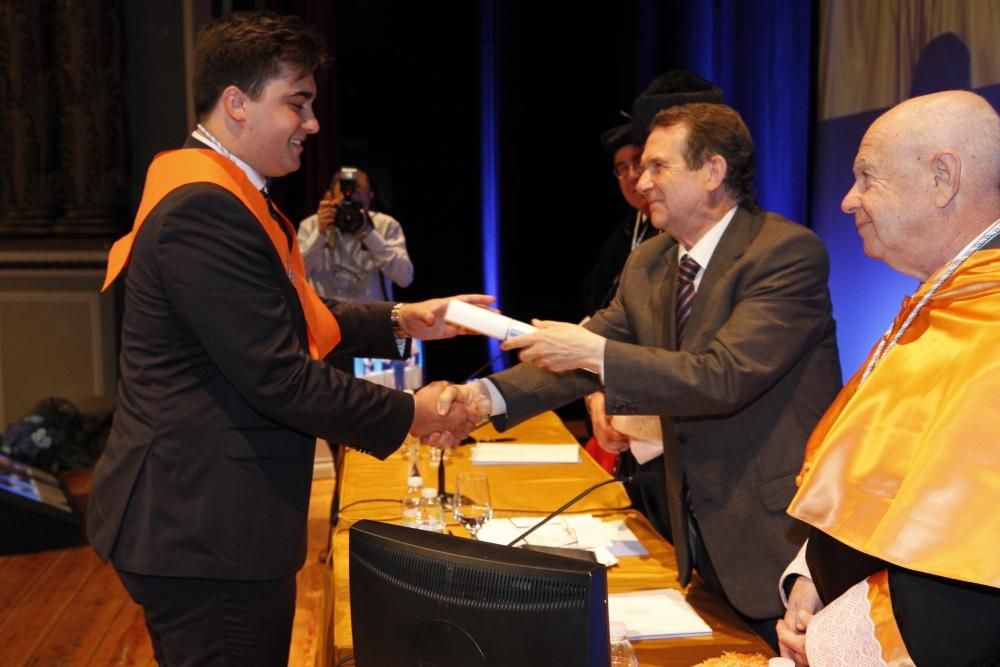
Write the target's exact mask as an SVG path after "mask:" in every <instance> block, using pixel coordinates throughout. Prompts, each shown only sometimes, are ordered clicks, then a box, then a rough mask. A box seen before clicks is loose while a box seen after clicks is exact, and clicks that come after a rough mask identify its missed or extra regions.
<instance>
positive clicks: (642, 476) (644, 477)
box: [507, 470, 656, 547]
mask: <svg viewBox="0 0 1000 667" xmlns="http://www.w3.org/2000/svg"><path fill="white" fill-rule="evenodd" d="M655 476H656V473H654V472H651V471H648V470H647V471H643V472H637V473H635V474H632V475H629V476H628V477H623V478H621V479H606V480H604V481H603V482H598V483H597V484H594V485H593V486H591V487H589V488H587V489H584V490H583V491H582V492H581V493H580V494H579V495H577V496H576V497H575V498H573V499H572V500H570V501H569V502H568V503H566V504H565V505H563V506H562V507H560V508H559V509H557V510H556V511H554V512H552V513H551V514H549V515H548V516H547V517H545V518H544V519H542V520H541V521H539V522H538V523H536V524H535V525H534V526H532V527H531V528H529V529H528V530H526V531H524V532H523V533H521V534H520V535H518V536H517V537H516V538H514V539H513V540H512V541H511V542H509V543H508V544H507V546H508V547H512V546H514V545H515V544H517V543H518V542H520V541H521V540H523V539H524V538H526V537H527V536H528V535H531V534H532V533H533V532H535V531H536V530H538V529H539V528H541V527H542V526H544V525H545V524H547V523H548V522H549V521H552V519H554V518H556V517H557V516H559V515H560V514H562V513H563V512H565V511H566V510H567V509H568V508H569V507H570V506H571V505H573V504H574V503H576V502H577V501H578V500H580V499H582V498H583V497H585V496H588V495H590V494H591V493H593V492H594V491H596V490H597V489H599V488H601V487H602V486H605V485H607V484H612V483H614V482H621V483H622V484H635V483H636V482H643V481H649V480H652V479H654V478H655Z"/></svg>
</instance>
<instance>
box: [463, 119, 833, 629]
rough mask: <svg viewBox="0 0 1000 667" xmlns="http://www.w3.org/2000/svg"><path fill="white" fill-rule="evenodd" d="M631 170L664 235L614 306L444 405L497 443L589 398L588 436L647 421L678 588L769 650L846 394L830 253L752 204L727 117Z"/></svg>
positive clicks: (657, 144) (652, 146)
mask: <svg viewBox="0 0 1000 667" xmlns="http://www.w3.org/2000/svg"><path fill="white" fill-rule="evenodd" d="M642 168H643V173H642V177H641V179H640V181H639V191H640V192H641V193H642V194H643V195H644V197H645V198H646V201H647V202H648V204H649V212H650V217H651V219H652V222H653V224H654V225H655V226H656V227H658V228H660V229H662V230H664V231H666V232H667V234H663V235H661V236H660V237H658V238H656V239H653V240H651V241H649V242H647V243H644V244H643V245H642V246H640V247H639V248H637V249H636V250H635V251H634V252H633V253H632V256H631V257H630V258H629V262H628V264H627V265H626V267H625V270H624V272H623V275H622V279H621V284H620V288H619V291H618V294H617V295H616V297H615V299H614V300H613V302H612V303H611V305H610V306H609V307H608V308H606V309H604V310H602V311H600V312H598V313H597V314H596V315H595V316H594V317H593V318H592V319H591V320H590V321H589V322H588V323H587V324H586V325H584V326H582V327H581V326H577V325H572V324H567V323H562V322H546V321H535V322H534V324H536V326H538V327H539V329H540V330H539V331H538V332H536V333H532V334H530V335H525V336H521V337H518V338H513V339H510V340H508V341H506V342H505V343H504V347H505V348H506V349H509V350H513V349H520V350H521V352H520V356H521V359H522V361H524V362H528V363H522V364H520V365H519V366H517V367H515V368H513V369H511V370H508V371H505V372H502V373H498V374H496V375H493V376H490V377H489V378H487V380H486V381H479V382H476V383H473V384H470V385H465V386H464V387H454V388H449V389H448V390H446V391H449V392H452V395H453V396H458V395H462V394H471V396H468V395H464V396H462V397H463V399H464V400H468V399H469V398H475V399H477V400H479V401H480V409H481V410H488V411H489V414H491V415H493V416H494V417H493V418H494V422H495V423H496V425H497V426H498V427H499V428H506V427H507V426H510V425H513V424H515V423H517V422H520V421H522V420H524V419H527V418H528V417H530V416H532V415H535V414H537V413H539V412H541V411H543V410H546V409H550V408H553V407H557V406H559V405H562V404H564V403H566V402H568V401H570V400H572V399H575V398H578V397H579V396H582V395H584V394H589V393H591V392H595V391H598V390H603V391H604V394H605V396H606V399H604V398H603V397H601V395H600V394H598V398H597V400H596V401H594V400H592V401H591V408H592V410H593V412H594V413H595V417H596V421H603V420H604V418H605V412H606V413H608V414H615V415H626V414H629V415H633V414H635V415H655V416H657V417H659V418H660V424H661V427H662V431H663V445H664V461H665V465H666V484H667V498H668V503H669V510H670V523H671V526H672V532H673V543H674V547H675V549H676V551H677V565H678V571H679V574H680V581H681V583H682V584H687V582H688V581H689V580H690V577H691V571H692V568H694V569H697V570H698V571H699V573H700V575H701V577H702V579H704V580H705V581H706V583H707V584H708V585H709V586H711V587H712V588H714V589H715V590H716V591H717V592H719V593H721V594H722V595H723V596H724V597H725V598H726V599H728V600H729V602H730V603H732V605H733V606H734V607H735V608H736V609H737V610H738V611H739V612H740V613H741V614H742V615H743V616H744V617H745V618H746V619H747V620H748V621H749V622H750V623H751V625H752V626H753V627H754V629H755V630H757V631H758V632H759V633H761V634H762V635H764V636H765V637H766V638H767V639H769V641H770V642H771V644H772V645H776V639H775V636H774V624H775V620H776V619H777V618H778V617H779V616H781V614H782V612H783V607H782V604H781V600H780V599H779V597H778V594H777V591H776V590H775V585H774V582H775V581H776V578H777V577H778V576H779V575H780V573H781V571H782V569H783V567H784V565H785V564H786V563H787V562H788V561H789V560H790V559H791V558H792V557H793V556H794V555H795V553H796V551H797V549H798V546H799V545H800V544H801V542H802V538H803V536H804V534H805V529H804V526H803V525H801V524H799V523H798V522H796V521H795V520H793V519H791V518H790V517H789V516H788V515H787V514H786V513H785V508H786V507H787V505H788V503H789V501H790V500H791V498H792V496H793V494H794V493H795V475H796V473H797V472H798V470H799V467H800V465H801V461H802V456H803V448H804V445H805V442H806V439H807V438H808V436H809V433H810V431H811V430H812V428H813V426H814V425H815V424H816V422H817V421H818V420H819V417H820V416H821V415H822V414H823V412H824V410H825V409H826V407H827V405H829V403H830V402H831V400H832V399H833V397H834V396H835V395H836V393H837V391H838V389H839V387H840V366H839V363H838V357H837V343H836V336H835V330H834V322H833V319H832V316H831V307H830V296H829V290H828V288H827V274H828V269H829V267H828V258H827V253H826V250H825V248H824V247H823V244H822V242H821V241H820V240H819V239H818V238H817V237H816V236H815V235H814V234H813V233H812V232H810V231H809V230H807V229H805V228H804V227H801V226H800V225H797V224H795V223H793V222H790V221H788V220H786V219H784V218H782V217H780V216H778V215H775V214H772V213H766V212H763V211H761V210H759V209H758V208H757V207H756V205H755V204H754V203H753V174H754V166H753V143H752V140H751V138H750V134H749V131H748V130H747V128H746V125H745V124H744V123H743V121H742V119H741V118H740V116H739V114H737V113H736V112H735V111H734V110H733V109H731V108H729V107H727V106H724V105H721V104H690V105H685V106H681V107H674V108H671V109H668V110H665V111H663V112H661V113H660V114H658V115H657V116H656V118H655V119H654V121H653V124H652V132H651V134H650V136H649V139H648V140H647V142H646V145H645V148H644V151H643V156H642ZM604 400H606V409H605V405H604Z"/></svg>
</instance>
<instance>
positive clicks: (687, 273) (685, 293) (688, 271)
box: [677, 255, 701, 348]
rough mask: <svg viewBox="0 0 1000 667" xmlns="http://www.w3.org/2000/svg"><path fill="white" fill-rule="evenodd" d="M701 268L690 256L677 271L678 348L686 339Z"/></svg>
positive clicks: (685, 257)
mask: <svg viewBox="0 0 1000 667" xmlns="http://www.w3.org/2000/svg"><path fill="white" fill-rule="evenodd" d="M700 270H701V266H700V265H699V264H698V262H696V261H694V259H692V257H691V256H690V255H684V256H683V257H681V265H680V268H679V269H678V270H677V347H678V348H679V347H680V346H681V341H682V340H683V339H684V327H685V326H686V325H687V321H688V318H689V317H691V308H692V305H693V304H694V279H695V278H697V277H698V271H700Z"/></svg>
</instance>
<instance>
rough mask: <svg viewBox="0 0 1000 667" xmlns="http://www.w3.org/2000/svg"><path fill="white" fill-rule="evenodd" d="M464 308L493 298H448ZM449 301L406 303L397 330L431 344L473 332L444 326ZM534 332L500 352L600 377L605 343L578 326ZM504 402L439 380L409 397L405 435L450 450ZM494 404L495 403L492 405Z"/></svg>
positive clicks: (483, 390)
mask: <svg viewBox="0 0 1000 667" xmlns="http://www.w3.org/2000/svg"><path fill="white" fill-rule="evenodd" d="M453 298H455V299H459V300H461V301H465V302H466V303H471V304H475V305H479V306H489V304H491V303H493V301H494V299H493V297H490V296H485V295H479V294H475V295H469V294H466V295H460V296H456V297H453ZM448 301H450V299H432V300H430V301H424V302H422V303H417V304H406V305H405V306H403V308H402V309H401V312H400V328H401V329H402V330H403V331H404V332H405V333H407V334H408V335H410V336H413V337H414V338H422V339H424V340H433V339H441V338H451V337H453V336H456V335H459V334H467V333H472V332H469V331H467V330H464V329H461V328H460V327H456V326H454V325H451V324H449V323H447V322H446V321H445V319H444V311H445V309H446V308H447V304H448ZM531 324H532V325H533V326H534V327H535V328H536V329H537V330H536V331H534V332H532V333H529V334H523V335H520V336H517V337H515V338H508V339H507V340H505V341H503V343H502V344H501V348H502V349H503V350H504V351H511V350H520V352H519V357H520V359H521V361H524V362H528V363H531V364H533V365H535V366H538V367H540V368H545V369H548V370H551V371H556V372H561V371H569V370H576V369H583V370H588V371H591V372H593V373H595V374H600V373H601V372H602V370H603V365H604V347H605V344H606V343H607V339H605V338H604V337H603V336H599V335H598V334H595V333H593V332H592V331H589V330H587V329H585V328H583V327H582V326H579V325H576V324H569V323H566V322H550V321H545V320H532V322H531ZM502 402H503V399H502V397H501V396H500V395H499V393H495V390H494V391H493V392H491V387H488V386H487V382H485V381H483V380H477V381H475V382H471V383H469V384H464V385H456V384H450V383H448V382H443V381H438V382H432V383H431V384H429V385H427V386H425V387H423V388H422V389H420V390H419V391H418V392H416V395H415V396H414V415H413V423H412V425H411V427H410V433H411V434H413V435H414V436H416V437H418V438H420V439H421V440H422V441H423V442H425V443H427V444H431V445H434V446H437V447H445V448H446V447H451V446H453V445H456V444H458V443H459V442H460V441H461V440H462V439H463V438H465V437H466V436H468V435H469V433H470V432H471V431H472V430H473V429H475V428H476V427H477V426H479V425H480V424H481V423H482V422H483V421H485V420H486V419H488V418H489V417H490V416H491V415H494V414H499V413H503V412H505V410H504V407H505V406H503V405H502ZM497 403H499V404H497Z"/></svg>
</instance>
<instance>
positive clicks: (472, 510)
mask: <svg viewBox="0 0 1000 667" xmlns="http://www.w3.org/2000/svg"><path fill="white" fill-rule="evenodd" d="M453 507H454V512H455V520H456V521H458V522H459V523H460V524H462V525H463V526H464V527H465V529H466V530H468V531H469V534H470V535H472V537H473V539H475V537H476V534H477V533H478V532H479V529H480V528H482V527H483V524H484V523H486V522H487V521H489V520H490V519H491V518H492V517H493V503H492V502H490V483H489V480H488V479H486V474H485V473H481V472H460V473H458V475H456V476H455V496H454V501H453Z"/></svg>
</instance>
